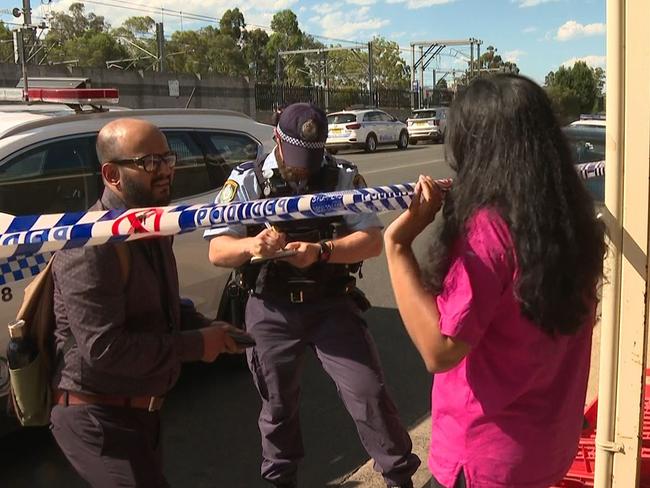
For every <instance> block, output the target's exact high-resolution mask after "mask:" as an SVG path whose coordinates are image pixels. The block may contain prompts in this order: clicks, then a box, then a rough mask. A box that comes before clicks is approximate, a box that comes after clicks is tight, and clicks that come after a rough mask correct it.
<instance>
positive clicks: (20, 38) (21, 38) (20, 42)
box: [14, 0, 32, 103]
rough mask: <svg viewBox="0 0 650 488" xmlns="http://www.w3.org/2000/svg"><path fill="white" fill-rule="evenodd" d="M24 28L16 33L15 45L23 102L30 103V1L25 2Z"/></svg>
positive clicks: (25, 0) (24, 0)
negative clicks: (20, 73)
mask: <svg viewBox="0 0 650 488" xmlns="http://www.w3.org/2000/svg"><path fill="white" fill-rule="evenodd" d="M22 13H23V27H21V28H20V29H18V30H17V31H14V45H15V46H16V53H17V54H18V56H19V57H20V65H21V68H22V72H23V100H24V101H25V102H27V103H29V80H28V76H27V59H26V58H27V55H26V52H25V51H26V49H25V33H26V32H29V33H30V34H31V32H30V31H31V30H32V27H31V25H32V6H31V4H30V1H29V0H23V12H22Z"/></svg>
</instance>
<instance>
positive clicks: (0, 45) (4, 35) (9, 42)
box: [0, 21, 14, 63]
mask: <svg viewBox="0 0 650 488" xmlns="http://www.w3.org/2000/svg"><path fill="white" fill-rule="evenodd" d="M13 59H14V45H13V37H12V34H11V30H10V29H9V28H8V27H7V26H6V25H5V23H4V22H2V21H0V62H2V63H7V62H9V61H12V60H13Z"/></svg>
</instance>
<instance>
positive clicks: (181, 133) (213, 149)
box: [0, 90, 274, 432]
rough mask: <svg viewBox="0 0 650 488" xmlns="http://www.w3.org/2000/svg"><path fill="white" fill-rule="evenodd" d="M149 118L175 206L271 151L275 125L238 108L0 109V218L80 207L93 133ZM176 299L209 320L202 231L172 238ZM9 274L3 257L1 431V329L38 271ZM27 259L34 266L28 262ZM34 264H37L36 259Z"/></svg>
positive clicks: (210, 272)
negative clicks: (165, 154)
mask: <svg viewBox="0 0 650 488" xmlns="http://www.w3.org/2000/svg"><path fill="white" fill-rule="evenodd" d="M30 91H31V90H30ZM125 116H128V117H137V118H142V119H146V120H148V121H150V122H152V123H153V124H156V125H157V126H158V127H160V128H161V129H162V131H163V133H164V134H165V135H166V136H167V140H168V142H169V146H170V148H171V150H172V151H174V152H176V154H177V155H178V161H177V164H176V172H175V179H174V185H173V189H172V197H173V200H174V201H175V202H179V201H182V202H186V203H189V204H193V203H206V202H209V203H212V202H213V201H214V199H215V197H216V194H217V192H218V190H219V189H220V187H221V186H222V185H223V183H224V182H225V180H226V179H227V178H228V175H229V174H230V172H231V170H232V169H233V168H234V167H235V166H236V165H238V164H240V163H242V162H244V161H248V160H253V159H255V158H256V156H257V153H258V151H265V152H268V151H270V150H271V149H272V148H273V146H274V143H273V139H272V138H273V129H272V127H271V126H269V125H265V124H260V123H258V122H256V121H254V120H253V119H251V118H250V117H248V116H246V115H243V114H240V113H238V112H232V111H226V110H199V109H189V110H185V109H152V110H113V109H111V111H103V112H97V111H92V112H90V113H78V112H75V111H74V110H72V109H70V108H67V107H66V106H64V105H44V104H41V105H30V106H27V105H0V212H2V213H7V214H13V215H35V214H48V213H58V212H78V211H84V210H86V209H87V208H89V207H90V206H91V205H93V204H94V203H95V201H97V199H98V198H99V196H100V194H101V192H102V190H103V184H102V181H101V176H100V172H99V162H98V160H97V155H96V153H95V140H96V137H97V133H98V131H99V130H100V129H101V128H102V127H103V126H104V125H105V124H106V123H108V122H110V121H111V120H114V119H116V118H118V117H125ZM174 251H175V254H176V260H177V262H178V270H179V281H180V289H181V296H182V297H184V298H189V299H190V300H192V301H193V302H194V304H195V305H196V307H197V308H198V309H199V311H201V312H202V313H204V314H205V315H207V316H209V317H214V316H216V313H217V307H218V305H219V298H220V297H221V292H222V289H223V285H224V284H225V281H226V279H227V276H228V274H229V272H228V270H226V269H218V268H215V267H214V266H212V265H210V263H209V262H208V258H207V252H208V250H207V244H206V242H205V241H204V240H203V238H202V233H201V232H193V233H189V234H183V235H179V236H177V237H176V238H175V240H174ZM28 261H29V262H28V263H26V265H25V266H22V267H21V269H19V270H16V263H15V262H13V263H11V265H10V264H9V263H7V260H3V259H0V432H2V430H3V426H4V424H6V423H7V422H3V420H4V421H6V420H8V419H7V418H6V415H4V414H5V411H6V408H5V405H6V404H7V402H8V395H7V394H8V392H9V383H8V367H7V361H6V358H5V351H6V345H7V341H8V333H7V327H6V324H8V323H9V322H10V321H12V320H13V319H14V318H15V316H16V313H17V308H18V306H19V304H20V302H21V300H22V296H23V290H24V288H25V286H26V285H27V284H28V283H29V282H30V280H31V279H32V278H33V275H32V273H33V272H38V271H40V270H41V269H43V267H44V266H45V263H44V262H41V263H36V261H37V260H34V259H30V260H28ZM32 261H33V262H32ZM38 261H44V260H42V259H39V260H38Z"/></svg>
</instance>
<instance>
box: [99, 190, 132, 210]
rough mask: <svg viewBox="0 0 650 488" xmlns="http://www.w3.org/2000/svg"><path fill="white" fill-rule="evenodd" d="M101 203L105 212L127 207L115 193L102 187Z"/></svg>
mask: <svg viewBox="0 0 650 488" xmlns="http://www.w3.org/2000/svg"><path fill="white" fill-rule="evenodd" d="M101 202H102V205H103V206H104V208H105V209H107V210H108V209H114V208H128V207H129V206H128V205H127V204H126V203H124V200H122V199H121V198H120V197H119V196H118V194H117V193H115V192H114V191H113V190H111V189H110V188H107V187H104V193H103V194H102V198H101Z"/></svg>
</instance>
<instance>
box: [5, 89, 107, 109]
mask: <svg viewBox="0 0 650 488" xmlns="http://www.w3.org/2000/svg"><path fill="white" fill-rule="evenodd" d="M23 94H24V93H23V89H22V88H0V101H3V102H21V101H23V100H24V98H23ZM27 94H28V95H29V97H28V99H29V101H30V102H32V103H33V102H41V103H61V104H65V105H103V104H115V103H118V102H119V100H120V97H119V91H118V90H117V88H30V89H28V90H27Z"/></svg>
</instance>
